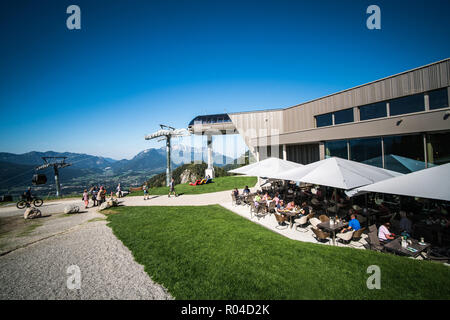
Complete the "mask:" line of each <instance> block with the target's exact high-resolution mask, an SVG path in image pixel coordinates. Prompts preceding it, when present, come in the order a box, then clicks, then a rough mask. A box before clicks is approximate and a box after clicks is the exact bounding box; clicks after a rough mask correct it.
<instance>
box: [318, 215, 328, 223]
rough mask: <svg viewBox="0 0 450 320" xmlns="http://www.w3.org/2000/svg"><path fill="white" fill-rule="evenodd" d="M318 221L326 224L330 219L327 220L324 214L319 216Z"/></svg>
mask: <svg viewBox="0 0 450 320" xmlns="http://www.w3.org/2000/svg"><path fill="white" fill-rule="evenodd" d="M319 220H320V221H321V222H327V221H330V218H328V217H327V216H326V215H324V214H321V215H320V216H319Z"/></svg>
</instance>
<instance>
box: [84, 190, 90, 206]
mask: <svg viewBox="0 0 450 320" xmlns="http://www.w3.org/2000/svg"><path fill="white" fill-rule="evenodd" d="M83 201H84V208H85V209H87V207H88V205H89V193H88V192H87V190H86V189H84V192H83Z"/></svg>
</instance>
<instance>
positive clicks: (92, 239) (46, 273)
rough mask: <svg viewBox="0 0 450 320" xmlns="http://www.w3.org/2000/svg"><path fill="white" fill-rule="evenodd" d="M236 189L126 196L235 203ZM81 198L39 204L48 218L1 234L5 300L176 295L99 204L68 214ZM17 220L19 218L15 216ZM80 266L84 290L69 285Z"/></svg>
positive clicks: (9, 211)
mask: <svg viewBox="0 0 450 320" xmlns="http://www.w3.org/2000/svg"><path fill="white" fill-rule="evenodd" d="M230 193H231V191H222V192H216V193H209V194H199V195H181V196H179V197H171V198H168V197H167V196H152V199H150V200H143V197H142V196H141V197H124V198H121V199H120V202H121V205H125V206H167V205H173V206H180V205H210V204H219V203H224V202H231V196H230ZM67 204H75V205H78V206H79V207H80V208H83V207H84V206H83V204H82V202H81V201H80V200H73V199H70V200H61V201H55V202H48V203H45V204H44V205H43V206H42V207H40V208H39V209H40V210H41V211H42V212H43V214H44V215H49V217H46V218H39V219H34V220H33V222H35V221H36V222H39V224H40V225H39V226H38V227H37V228H36V229H34V230H33V231H32V232H30V233H29V234H27V235H26V236H20V235H17V234H6V236H4V237H3V238H0V300H3V299H83V300H85V299H173V297H172V296H171V295H170V294H169V293H168V292H167V291H166V290H165V289H164V288H163V287H161V286H160V285H158V284H156V283H154V282H153V281H152V280H151V278H150V277H149V276H148V274H147V273H146V272H145V271H144V267H143V266H142V265H140V264H138V263H137V262H136V261H135V260H134V258H133V256H132V254H131V252H130V250H129V249H128V248H126V247H125V246H124V245H123V244H122V242H121V241H120V240H118V239H117V238H116V237H115V236H114V234H113V233H112V230H111V229H110V228H109V227H108V226H107V225H106V221H104V220H101V221H98V219H104V218H105V217H104V215H102V214H101V213H98V212H97V211H96V210H97V208H89V209H88V210H83V212H82V213H80V214H74V215H70V216H64V215H63V214H62V212H63V210H64V206H65V205H67ZM23 212H24V210H18V209H16V208H15V207H13V206H6V207H0V218H4V219H7V220H8V221H11V219H18V220H20V219H22V218H21V216H22V215H23ZM16 222H18V221H16ZM71 265H77V266H78V267H79V268H80V271H81V289H74V290H70V289H68V287H67V279H68V277H69V276H70V275H69V274H68V273H67V268H68V267H69V266H71Z"/></svg>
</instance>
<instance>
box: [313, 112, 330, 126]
mask: <svg viewBox="0 0 450 320" xmlns="http://www.w3.org/2000/svg"><path fill="white" fill-rule="evenodd" d="M332 124H333V116H332V114H331V113H326V114H321V115H318V116H316V126H317V128H320V127H327V126H331V125H332Z"/></svg>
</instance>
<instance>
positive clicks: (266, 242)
mask: <svg viewBox="0 0 450 320" xmlns="http://www.w3.org/2000/svg"><path fill="white" fill-rule="evenodd" d="M114 210H115V212H117V214H112V215H109V216H108V221H109V226H110V227H111V228H112V230H113V232H114V234H115V235H116V236H117V237H118V238H119V239H121V240H122V241H123V243H124V244H125V245H126V246H127V247H128V248H129V249H130V250H131V251H132V253H133V255H134V257H135V259H136V261H137V262H139V263H141V264H142V265H144V267H145V271H146V272H147V273H148V274H149V275H150V276H151V277H152V279H153V280H154V281H156V282H158V283H160V284H162V285H163V286H164V287H166V288H167V289H168V290H169V292H170V293H171V294H172V295H173V296H174V297H175V298H177V299H449V298H450V269H449V267H447V266H444V265H441V264H438V263H434V262H429V261H417V260H412V259H409V258H405V257H399V256H394V255H392V254H386V253H378V252H373V251H367V250H358V249H353V248H342V247H332V246H326V245H320V244H312V243H303V242H299V241H294V240H291V239H288V238H286V237H283V236H281V235H279V234H277V233H275V232H272V231H270V230H267V229H266V228H264V227H262V226H260V225H257V224H255V223H253V222H251V221H248V220H246V219H244V218H243V217H240V216H238V215H236V214H234V213H232V212H230V211H228V210H226V209H224V208H222V207H221V206H218V205H214V206H203V207H187V206H185V207H121V208H115V209H114ZM266 219H274V218H273V217H267V218H266ZM370 265H377V266H379V267H380V269H381V289H380V290H376V289H373V290H369V289H367V286H366V281H367V278H368V277H369V276H370V274H367V267H368V266H370Z"/></svg>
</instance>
